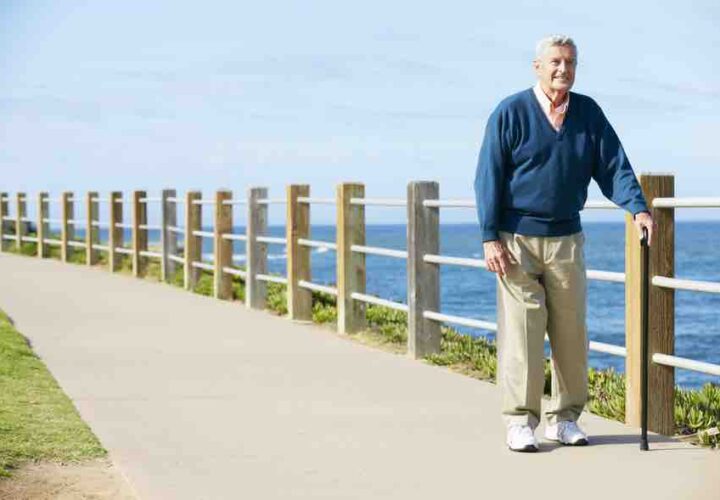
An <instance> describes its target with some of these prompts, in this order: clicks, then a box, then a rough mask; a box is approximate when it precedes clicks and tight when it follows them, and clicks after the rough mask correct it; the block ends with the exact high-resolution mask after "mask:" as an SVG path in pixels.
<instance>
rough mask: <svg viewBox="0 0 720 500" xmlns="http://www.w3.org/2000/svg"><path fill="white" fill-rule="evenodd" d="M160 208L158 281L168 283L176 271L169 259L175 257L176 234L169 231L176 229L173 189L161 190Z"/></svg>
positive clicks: (172, 261)
mask: <svg viewBox="0 0 720 500" xmlns="http://www.w3.org/2000/svg"><path fill="white" fill-rule="evenodd" d="M160 206H161V211H162V214H161V218H162V222H161V226H162V230H161V231H160V240H161V241H160V243H161V246H162V261H161V267H160V279H161V280H162V281H164V282H166V283H169V282H170V280H171V279H172V277H173V276H174V275H175V270H176V269H177V266H176V265H175V261H174V260H172V259H170V257H169V256H170V255H177V233H175V231H173V230H170V229H169V228H170V227H177V194H176V192H175V190H174V189H163V192H162V195H161V203H160Z"/></svg>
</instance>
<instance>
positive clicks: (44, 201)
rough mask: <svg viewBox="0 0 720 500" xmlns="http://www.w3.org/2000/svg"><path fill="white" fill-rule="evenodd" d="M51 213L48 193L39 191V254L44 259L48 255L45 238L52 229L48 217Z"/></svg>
mask: <svg viewBox="0 0 720 500" xmlns="http://www.w3.org/2000/svg"><path fill="white" fill-rule="evenodd" d="M49 215H50V210H49V202H48V193H46V192H42V193H38V197H37V222H36V224H37V239H38V241H37V256H38V257H40V258H41V259H44V258H45V257H47V256H48V251H47V250H48V247H47V243H45V239H46V238H47V237H48V235H49V233H50V231H49V230H48V229H49V227H50V226H49V225H48V223H47V222H46V219H47V218H48V217H49Z"/></svg>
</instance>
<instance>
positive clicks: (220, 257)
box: [213, 190, 233, 300]
mask: <svg viewBox="0 0 720 500" xmlns="http://www.w3.org/2000/svg"><path fill="white" fill-rule="evenodd" d="M231 200H232V191H227V190H221V191H218V192H216V193H215V224H214V230H213V235H214V241H215V244H214V254H215V255H214V259H213V261H214V263H215V275H214V280H213V294H214V296H215V298H217V299H222V300H230V299H232V275H231V274H229V273H226V272H225V271H224V270H223V269H224V268H226V267H230V266H232V252H233V242H232V240H226V239H225V238H223V235H224V234H230V233H232V225H233V207H232V205H229V204H225V203H224V202H225V201H227V202H230V201H231Z"/></svg>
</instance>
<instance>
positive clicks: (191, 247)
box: [185, 191, 202, 290]
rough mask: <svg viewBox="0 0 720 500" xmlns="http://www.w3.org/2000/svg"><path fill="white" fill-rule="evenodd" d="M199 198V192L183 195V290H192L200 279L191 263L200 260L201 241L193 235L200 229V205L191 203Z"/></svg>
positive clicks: (200, 196) (198, 273) (189, 192)
mask: <svg viewBox="0 0 720 500" xmlns="http://www.w3.org/2000/svg"><path fill="white" fill-rule="evenodd" d="M201 198H202V194H201V193H200V191H188V192H187V193H185V290H193V289H194V288H195V285H196V284H197V281H198V278H199V277H200V270H199V269H198V268H196V267H195V266H193V262H199V261H200V260H202V255H201V254H202V239H201V238H200V236H196V235H195V234H194V232H195V231H200V228H201V227H202V205H199V204H196V203H193V202H194V201H195V200H200V199H201Z"/></svg>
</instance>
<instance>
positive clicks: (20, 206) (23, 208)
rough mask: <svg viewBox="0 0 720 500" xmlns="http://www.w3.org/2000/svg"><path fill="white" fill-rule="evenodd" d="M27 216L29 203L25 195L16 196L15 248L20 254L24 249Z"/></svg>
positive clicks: (18, 194)
mask: <svg viewBox="0 0 720 500" xmlns="http://www.w3.org/2000/svg"><path fill="white" fill-rule="evenodd" d="M26 216H27V203H26V201H25V193H17V194H16V195H15V248H16V249H17V251H18V252H19V251H20V249H21V248H22V239H23V236H25V221H24V220H23V219H25V217H26Z"/></svg>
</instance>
